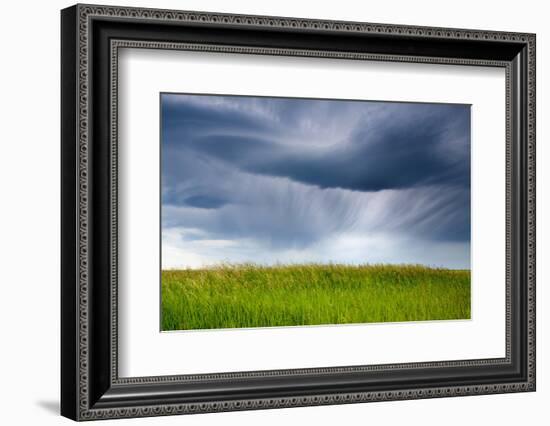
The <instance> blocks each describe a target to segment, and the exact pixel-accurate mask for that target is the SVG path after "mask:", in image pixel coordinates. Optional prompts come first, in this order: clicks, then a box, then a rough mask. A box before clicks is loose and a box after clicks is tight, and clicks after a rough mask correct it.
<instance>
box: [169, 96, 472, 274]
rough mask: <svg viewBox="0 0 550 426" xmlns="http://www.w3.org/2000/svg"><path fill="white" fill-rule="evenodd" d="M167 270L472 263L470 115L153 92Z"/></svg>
mask: <svg viewBox="0 0 550 426" xmlns="http://www.w3.org/2000/svg"><path fill="white" fill-rule="evenodd" d="M161 127H162V129H161V130H162V133H161V135H162V137H161V139H162V140H161V144H162V151H161V152H162V154H161V155H162V264H163V265H162V266H163V268H176V267H190V268H198V267H204V266H209V265H213V264H218V263H221V262H232V263H233V262H239V263H241V262H256V263H262V264H273V263H301V262H337V263H350V264H357V263H382V262H383V263H421V264H426V265H431V266H444V267H450V268H469V267H470V106H468V105H450V104H423V103H397V102H368V101H341V100H319V99H296V98H268V97H248V96H246V97H245V96H225V95H223V96H221V95H220V96H212V95H186V94H162V95H161Z"/></svg>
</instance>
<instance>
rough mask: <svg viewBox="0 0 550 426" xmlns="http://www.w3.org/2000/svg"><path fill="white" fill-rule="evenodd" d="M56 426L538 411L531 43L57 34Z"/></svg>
mask: <svg viewBox="0 0 550 426" xmlns="http://www.w3.org/2000/svg"><path fill="white" fill-rule="evenodd" d="M61 51H62V75H61V81H62V93H61V99H62V122H61V128H62V141H61V149H62V151H61V159H62V172H61V178H62V182H61V190H62V218H61V220H62V236H61V237H62V282H61V287H62V288H61V309H62V311H61V322H62V329H61V334H62V351H61V352H62V359H61V366H62V368H61V370H62V374H61V384H62V389H61V412H62V414H63V415H64V416H66V417H69V418H71V419H74V420H93V419H105V418H122V417H141V416H158V415H170V414H188V413H205V412H215V411H230V410H247V409H267V408H279V407H292V406H308V405H321V404H346V403H355V402H369V401H382V400H400V399H417V398H438V397H447V396H466V395H479V394H490V393H505V392H523V391H534V390H535V35H534V34H523V33H521V34H520V33H508V32H506V33H505V32H495V31H480V30H463V29H449V28H427V27H413V26H403V25H387V24H369V23H359V22H336V21H321V20H308V19H294V18H281V17H269V16H243V15H227V14H216V13H202V12H187V11H171V10H156V9H138V8H129V7H106V6H96V5H76V6H73V7H70V8H67V9H64V10H63V11H62V12H61Z"/></svg>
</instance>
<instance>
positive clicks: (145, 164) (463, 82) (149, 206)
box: [118, 49, 506, 377]
mask: <svg viewBox="0 0 550 426" xmlns="http://www.w3.org/2000/svg"><path fill="white" fill-rule="evenodd" d="M151 76H155V78H151ZM182 76H185V78H182ZM255 77H256V78H255ZM257 77H261V78H257ZM504 77H505V73H504V69H502V68H488V67H464V66H449V65H429V64H403V63H388V62H386V63H372V62H363V61H352V62H351V61H342V60H327V59H326V58H322V59H318V58H298V57H286V58H282V57H277V58H273V57H269V56H258V55H247V56H244V57H243V55H227V54H219V53H204V52H188V51H187V52H178V51H165V50H164V51H158V50H144V49H139V50H138V49H123V50H122V51H121V53H120V54H119V81H120V86H119V89H118V95H119V158H120V159H121V161H120V164H119V175H120V177H119V186H120V194H121V199H120V202H119V223H120V225H121V226H120V230H119V253H120V257H119V335H120V338H119V349H120V353H119V361H120V364H119V374H120V375H121V376H123V377H132V376H156V375H169V374H197V373H215V372H220V371H247V370H248V371H250V370H273V369H287V368H312V367H326V366H338V365H362V364H380V363H397V362H425V361H436V360H457V359H479V358H499V357H504V356H505V352H504V350H505V335H504V333H505V233H504V232H503V230H504V229H505V214H504V212H505V188H506V186H505V144H504V140H505V133H504V131H505V78H504ZM326 81H331V84H330V85H326V84H325V83H324V82H326ZM160 92H180V93H188V92H195V93H208V92H209V93H232V94H240V95H245V94H246V95H262V96H274V95H277V96H295V97H296V96H302V97H318V98H319V97H325V98H341V99H372V100H386V101H418V102H449V103H462V104H467V103H470V104H472V107H471V108H472V110H471V114H472V155H471V158H472V164H471V166H472V241H471V243H472V319H471V320H462V321H424V322H417V323H412V322H407V323H400V324H392V323H386V324H367V325H364V324H353V325H351V324H350V325H346V326H322V327H320V326H317V327H277V328H256V329H238V330H235V329H234V330H200V331H198V330H195V331H184V332H170V333H159V318H160V313H159V306H160V300H159V289H158V279H159V264H160V259H159V256H158V253H159V234H158V232H159V231H158V230H159V208H158V200H159V187H160V185H159V176H160V171H159V163H160V161H159V154H160V152H159V122H158V117H159V113H158V108H159V103H158V100H159V93H160ZM489 164H490V167H488V165H489ZM487 252H491V253H492V256H491V257H489V258H487V256H486V255H485V254H486V253H487ZM220 348H227V349H226V350H225V351H224V355H223V356H221V357H220V356H219V349H220ZM229 348H230V349H229ZM289 348H292V350H290V351H289V350H288V349H289Z"/></svg>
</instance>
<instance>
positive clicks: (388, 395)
mask: <svg viewBox="0 0 550 426" xmlns="http://www.w3.org/2000/svg"><path fill="white" fill-rule="evenodd" d="M64 14H65V15H64V16H65V19H66V22H67V23H66V24H65V25H66V28H67V26H68V25H70V28H69V29H67V30H66V32H67V34H64V38H65V43H67V45H64V46H65V47H64V50H65V51H69V50H71V51H72V55H74V56H70V55H69V54H67V55H66V56H67V57H69V59H74V60H75V63H73V64H71V65H65V67H66V68H67V71H66V72H71V73H73V74H74V87H72V88H68V89H67V88H65V89H64V90H65V91H69V92H71V90H72V91H74V93H75V94H76V105H75V103H74V102H73V103H72V104H71V105H69V106H67V108H74V109H76V112H75V117H74V118H75V120H76V121H75V123H76V128H75V129H74V133H71V136H73V137H69V138H65V140H64V141H63V144H64V147H65V146H67V145H69V144H72V145H74V147H73V149H74V151H75V152H74V153H75V154H76V155H75V156H74V157H72V158H70V159H67V160H66V162H69V161H71V162H74V161H75V159H76V164H75V165H74V170H72V169H71V172H72V174H74V177H75V182H74V183H73V184H74V185H75V187H74V188H73V187H70V188H68V189H69V190H71V189H74V190H75V194H73V195H74V196H75V199H74V200H73V199H72V198H71V197H69V199H67V198H65V200H64V206H65V205H68V204H71V207H67V208H72V209H73V210H74V213H75V216H76V217H75V231H76V232H75V233H74V235H72V233H71V232H70V231H71V230H67V232H68V233H69V234H70V235H69V236H68V238H70V237H71V236H72V238H75V239H76V244H75V247H74V248H73V247H72V246H71V247H70V249H67V250H68V251H67V254H65V252H63V253H64V254H63V259H64V262H69V261H74V260H76V265H73V267H74V268H75V272H76V277H75V278H72V279H71V278H69V279H65V280H64V283H63V291H64V292H68V291H73V292H74V294H73V295H72V296H73V298H74V301H75V302H76V303H75V306H73V307H72V309H70V308H69V307H67V306H66V305H67V303H66V301H63V300H62V305H63V306H62V309H64V311H63V312H64V314H63V312H62V314H63V322H64V323H65V322H67V321H72V322H73V324H72V326H73V327H75V330H74V331H76V336H74V335H73V336H68V335H67V334H68V331H69V330H65V329H64V330H65V333H64V336H65V337H64V342H63V345H64V348H63V353H64V355H65V356H66V357H67V358H68V357H72V358H74V359H73V363H72V364H71V365H70V366H65V365H64V366H63V369H64V372H65V379H66V380H64V379H63V377H62V383H63V386H64V388H65V390H62V413H63V414H64V415H66V416H68V417H71V418H73V419H76V420H92V419H102V418H113V417H141V416H151V415H170V414H185V413H196V412H213V411H230V410H244V409H262V408H279V407H291V406H308V405H324V404H342V403H352V402H366V401H382V400H400V399H416V398H435V397H442V396H461V395H475V394H487V393H504V392H517V391H533V390H534V389H535V36H534V35H533V34H518V33H510V32H506V33H504V32H494V31H478V30H463V29H446V28H426V27H409V26H401V25H383V24H369V23H356V22H336V21H323V20H309V19H293V18H275V17H264V16H246V15H228V14H211V13H201V12H183V11H167V10H156V9H136V8H120V7H103V6H89V5H77V6H74V7H73V8H70V9H66V10H65V11H64ZM101 19H103V20H106V21H107V20H110V21H111V22H116V21H117V20H119V21H120V22H123V21H132V22H139V23H141V24H147V23H151V24H166V23H171V24H181V25H186V24H189V25H193V26H196V25H199V26H200V25H214V26H217V25H221V26H225V27H232V26H234V27H238V28H243V27H244V28H247V27H248V28H255V29H260V30H261V29H276V30H287V29H288V30H289V31H292V32H300V31H315V32H322V33H329V34H330V33H338V34H341V33H349V34H360V35H376V36H384V37H394V36H398V37H411V38H414V39H415V40H430V39H435V40H447V41H451V42H452V41H467V42H477V41H479V42H481V43H499V42H500V43H506V44H510V45H517V46H518V47H521V48H523V49H524V50H525V53H524V56H523V58H524V59H522V60H523V61H526V63H525V64H524V67H525V69H526V71H527V72H526V75H525V78H524V81H515V80H514V81H513V74H514V73H517V70H515V69H514V67H517V66H518V65H517V64H515V63H514V62H513V61H512V60H502V59H480V58H460V57H440V56H425V55H424V56H410V55H409V56H407V55H402V54H391V53H388V54H384V53H363V52H346V51H334V50H333V51H326V50H315V49H295V48H278V47H248V46H236V45H216V44H212V43H189V42H187V43H182V42H176V41H145V40H139V39H136V40H132V39H126V38H125V39H116V38H113V39H110V41H109V43H110V44H109V55H110V64H108V65H109V71H110V78H109V90H110V105H109V106H110V111H109V114H110V122H111V123H110V126H109V132H110V140H111V144H110V154H109V155H110V160H111V162H110V179H109V180H110V183H109V185H110V194H109V200H110V203H109V205H110V239H109V251H110V281H109V283H110V293H109V303H110V304H109V318H108V321H107V322H108V323H109V327H110V329H109V330H108V334H109V344H110V352H109V354H110V359H109V363H108V364H109V365H108V376H109V377H108V379H106V378H104V379H102V380H103V383H101V384H99V385H95V384H94V385H92V377H91V376H92V375H93V374H96V373H97V371H98V370H101V371H102V372H103V367H104V366H103V364H105V361H103V363H102V364H101V368H98V367H94V366H92V365H91V362H90V357H91V356H92V352H93V351H94V347H93V342H94V339H98V338H97V337H96V335H95V334H94V332H93V331H92V330H91V329H92V327H95V325H94V324H95V322H93V321H95V314H94V315H91V309H90V303H91V297H90V290H91V286H93V283H92V281H91V276H92V273H91V268H92V264H91V263H92V262H93V261H94V257H93V256H92V250H91V243H92V239H93V236H92V234H91V219H92V215H93V214H94V211H95V210H94V209H95V208H96V207H94V205H93V202H94V201H93V200H94V194H93V191H92V187H93V186H94V182H93V178H92V176H91V175H92V174H93V170H92V169H91V168H90V167H91V164H92V163H91V162H90V157H91V156H92V154H91V151H92V149H91V147H90V143H91V139H92V138H93V137H94V136H93V134H92V132H91V123H90V116H91V114H92V108H93V105H92V103H91V102H92V99H91V98H92V96H93V85H92V78H91V75H90V74H91V69H92V68H91V66H92V65H91V57H92V52H91V49H94V47H93V45H92V35H91V31H92V22H93V21H94V20H101ZM70 36H72V37H73V38H74V39H75V40H73V42H74V45H71V44H70V43H69V41H68V38H70ZM124 47H132V48H155V49H178V50H198V51H220V52H228V53H240V54H246V53H249V54H250V53H254V54H264V55H297V56H315V57H326V58H339V59H362V60H375V61H380V60H383V61H398V62H425V63H446V64H457V65H483V66H496V67H504V68H505V69H506V86H507V93H506V111H507V112H506V114H507V118H506V123H507V129H506V135H507V136H506V137H507V143H506V146H507V152H506V162H507V164H506V173H507V180H506V200H507V212H506V215H507V216H506V228H507V229H506V244H507V247H506V252H507V256H506V257H507V259H506V277H507V278H506V280H507V282H506V303H507V306H506V357H505V358H503V359H483V360H464V361H450V362H434V363H414V364H389V365H374V366H361V367H327V368H317V369H303V370H274V371H261V372H246V373H224V374H213V375H193V376H161V377H144V378H141V377H140V378H119V377H118V368H117V349H116V348H117V344H118V343H117V342H118V329H117V256H118V253H117V228H118V224H117V208H116V205H117V191H118V189H117V167H116V165H117V155H118V153H117V143H116V141H117V128H116V127H117V126H116V118H117V84H118V81H117V70H118V49H119V48H124ZM525 58H526V59H525ZM71 67H73V68H74V69H73V68H71ZM521 84H524V85H525V88H523V89H522V88H518V87H516V86H517V85H521ZM518 90H524V91H525V105H523V106H522V105H519V106H515V105H513V98H514V96H516V95H517V91H518ZM71 93H72V92H71ZM71 93H69V94H71ZM63 99H65V98H63ZM69 99H70V97H69ZM64 103H67V101H66V102H64ZM65 108H66V106H65V105H64V110H63V111H64V112H65ZM513 108H520V109H521V113H522V114H523V115H524V116H525V117H523V119H522V122H524V125H525V133H526V140H525V141H523V143H524V145H525V146H524V150H525V152H524V154H520V155H525V158H524V159H523V160H524V161H525V165H526V175H525V178H526V179H525V182H520V185H524V191H525V194H524V195H525V197H524V202H525V203H526V206H525V207H526V211H525V213H526V217H525V218H524V219H525V225H526V226H525V232H526V235H522V236H521V238H522V240H525V241H524V242H525V252H526V259H525V262H526V265H524V266H525V267H526V269H525V271H526V281H525V283H524V285H525V288H524V295H525V300H524V308H525V318H524V319H525V321H526V324H525V330H524V332H525V333H526V334H525V341H526V345H525V356H526V359H525V364H524V365H522V366H521V367H522V369H523V373H522V375H521V380H512V381H508V382H498V383H497V382H495V383H483V384H481V383H480V384H474V385H449V386H433V387H425V388H417V387H412V388H411V387H404V388H399V389H397V390H376V391H353V392H328V393H319V394H312V395H300V396H273V397H269V398H228V399H223V398H218V399H216V400H214V401H203V402H185V401H183V400H182V401H168V400H165V401H160V402H156V403H147V402H146V401H145V402H138V403H137V404H136V403H135V401H134V400H132V399H131V398H129V399H124V398H122V399H121V400H120V401H118V402H117V401H115V400H116V398H115V397H118V394H117V391H119V390H120V391H121V392H122V389H124V388H125V387H127V386H148V385H149V386H160V385H170V384H171V383H175V384H179V383H182V382H200V381H219V380H225V379H236V378H239V379H243V378H255V377H259V378H264V377H280V376H303V375H307V374H316V375H330V374H336V373H337V374H342V373H360V372H369V371H370V372H372V371H386V370H400V369H403V370H405V369H411V368H412V369H425V368H449V367H474V366H487V365H511V364H512V340H513V338H514V336H513V327H514V324H515V321H517V318H515V317H514V315H517V314H515V313H514V312H513V309H512V297H513V288H512V280H513V279H517V277H513V276H512V275H513V271H512V268H513V265H512V263H511V260H510V259H511V256H512V250H513V248H512V241H513V240H514V238H517V237H514V235H513V234H514V232H515V231H514V230H513V229H512V228H513V227H514V226H515V227H516V228H517V227H518V224H517V223H516V222H514V219H513V218H512V213H511V212H512V209H513V207H514V205H515V204H518V203H520V202H521V200H519V199H517V198H514V196H513V182H512V173H513V170H512V169H513V167H514V166H513V164H512V163H513V161H512V160H513V158H512V157H513V156H517V155H518V153H516V152H512V151H513V150H512V139H513V138H514V135H515V134H516V133H517V132H518V131H519V129H514V128H512V126H511V121H512V109H513ZM65 114H68V113H67V112H65ZM73 124H74V123H73ZM69 133H70V132H69ZM64 165H65V162H64ZM65 167H66V166H65ZM67 169H70V168H69V167H67ZM514 203H515V204H514ZM64 209H65V207H64ZM516 221H517V219H516ZM516 243H517V241H516ZM66 245H67V244H66ZM67 256H69V258H67ZM519 278H520V279H521V278H522V277H521V276H520V277H519ZM70 289H72V290H70ZM516 297H517V295H516ZM71 300H72V299H71ZM71 331H72V330H71ZM69 334H70V333H69ZM75 351H76V352H75ZM75 353H76V354H77V356H76V357H74V354H75ZM94 356H95V355H94ZM69 369H70V371H68V370H69ZM70 379H74V380H70ZM105 383H107V384H108V386H105ZM103 387H106V388H108V389H112V390H114V392H115V393H114V394H115V396H114V397H112V398H110V397H109V395H108V394H109V392H103V391H102V390H99V389H102V388H103ZM71 392H73V393H74V394H75V397H74V398H73V397H69V396H68V394H69V393H71ZM102 393H103V394H105V395H107V396H108V398H107V399H105V398H104V397H102V396H101V395H99V394H102ZM122 393H123V392H122ZM102 399H104V401H102ZM113 401H115V402H113Z"/></svg>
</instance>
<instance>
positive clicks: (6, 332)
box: [0, 0, 550, 426]
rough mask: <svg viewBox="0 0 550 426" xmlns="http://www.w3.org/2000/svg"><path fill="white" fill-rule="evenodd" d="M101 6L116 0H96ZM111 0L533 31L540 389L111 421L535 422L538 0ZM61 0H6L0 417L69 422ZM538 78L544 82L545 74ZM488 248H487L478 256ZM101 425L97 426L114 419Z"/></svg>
mask: <svg viewBox="0 0 550 426" xmlns="http://www.w3.org/2000/svg"><path fill="white" fill-rule="evenodd" d="M103 3H107V4H119V2H118V1H116V2H111V1H108V0H105V1H104V2H103ZM120 3H126V4H131V5H133V6H149V7H152V6H156V7H166V8H175V9H199V10H200V9H202V10H207V11H226V12H235V13H256V14H268V15H286V16H298V17H312V18H327V19H347V20H359V21H371V22H383V23H401V24H418V25H437V26H449V27H465V28H479V29H495V30H510V31H529V32H536V33H537V35H538V39H537V44H538V46H537V53H538V58H537V67H538V71H537V75H538V78H539V81H538V82H537V87H538V88H537V95H538V100H537V107H538V114H537V115H538V118H539V120H538V125H537V131H538V138H537V139H538V151H537V163H538V171H537V172H538V175H537V187H538V189H537V196H538V203H537V208H538V212H537V214H538V218H539V222H538V226H537V245H538V246H537V252H538V256H537V258H538V277H537V278H538V292H537V299H538V306H539V307H538V309H537V315H538V332H537V335H538V373H537V377H538V391H537V392H536V393H531V394H509V395H491V396H481V397H462V398H453V399H437V400H423V401H401V402H387V403H376V404H360V405H357V404H356V405H346V406H327V407H317V408H293V409H284V410H271V411H257V412H242V413H223V414H209V415H200V416H187V417H185V418H182V417H171V418H155V419H135V420H118V421H116V422H119V424H135V425H138V424H158V425H162V424H165V425H168V424H182V423H184V422H185V424H188V425H217V424H224V425H257V424H268V425H269V424H273V425H279V424H289V425H293V424H304V423H305V424H309V423H311V424H326V425H329V424H334V423H341V424H365V423H366V422H369V423H370V424H388V425H393V424H404V423H406V424H407V425H441V424H442V423H444V424H446V425H461V426H463V425H465V424H466V425H469V424H478V423H481V422H491V423H494V424H500V425H515V424H522V423H531V424H545V423H546V422H547V417H548V401H549V400H550V367H549V366H548V363H549V362H550V361H549V359H550V357H549V351H548V349H549V348H548V342H549V341H550V337H549V335H550V314H549V313H548V311H549V309H548V308H549V304H550V300H549V298H550V293H549V291H548V289H547V287H546V286H545V284H547V283H548V280H549V279H550V262H548V260H547V259H548V257H549V256H550V246H549V244H550V229H549V228H548V219H545V218H548V217H550V170H549V168H548V167H547V166H546V167H544V166H545V165H547V164H548V161H549V160H550V151H549V148H548V145H547V143H546V141H547V139H548V137H549V130H550V127H549V125H548V124H546V123H545V122H544V120H543V118H544V117H548V116H549V114H550V104H549V101H550V97H549V93H548V82H547V76H548V75H550V46H549V43H550V28H548V26H547V16H548V11H546V10H544V4H545V3H544V2H541V1H536V0H531V1H529V0H526V1H522V2H517V1H513V2H512V1H503V0H501V1H486V2H480V1H470V0H463V1H461V2H452V3H447V4H445V5H443V4H442V3H441V2H439V1H423V0H417V1H414V2H411V1H406V0H403V1H387V2H358V1H352V0H349V1H348V0H340V1H338V2H319V1H315V2H314V1H302V2H297V1H295V0H278V1H273V0H269V1H263V2H253V1H250V0H248V1H245V0H232V1H231V2H227V1H223V0H194V1H175V0H172V1H169V0H159V1H151V0H149V1H140V0H133V1H132V2H124V1H123V0H120ZM68 5H70V3H69V2H65V1H55V0H52V1H49V2H37V1H26V2H10V3H8V4H4V5H3V9H2V12H3V13H2V15H3V18H4V19H3V21H2V26H0V31H1V32H2V33H1V38H0V39H1V40H2V54H3V55H2V67H1V68H0V73H1V78H0V105H1V108H2V111H1V112H2V121H1V123H2V124H1V126H0V141H1V145H0V150H1V152H0V185H1V188H2V190H1V194H2V209H1V210H0V215H1V218H2V220H0V250H1V253H0V255H1V257H0V259H2V268H0V289H1V290H0V291H1V293H0V326H1V327H2V343H1V344H2V351H0V393H1V395H0V398H1V399H0V400H1V401H2V411H1V414H0V415H1V419H2V423H3V424H8V425H15V424H31V425H32V424H40V425H48V424H69V421H68V420H66V419H63V418H60V417H58V415H57V411H58V403H59V402H58V401H59V398H58V394H59V331H58V330H59V9H60V8H62V7H65V6H68ZM545 77H546V79H545ZM488 255H490V254H488ZM114 422H115V421H108V422H105V423H102V424H110V423H112V424H116V423H114Z"/></svg>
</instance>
